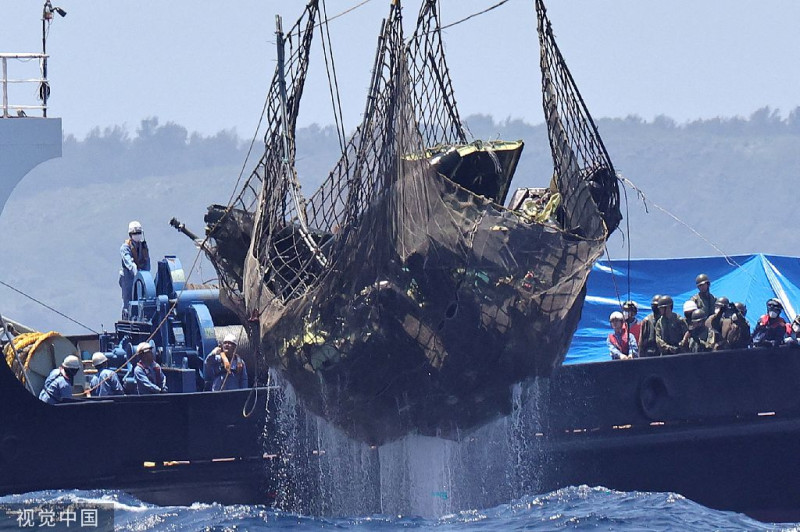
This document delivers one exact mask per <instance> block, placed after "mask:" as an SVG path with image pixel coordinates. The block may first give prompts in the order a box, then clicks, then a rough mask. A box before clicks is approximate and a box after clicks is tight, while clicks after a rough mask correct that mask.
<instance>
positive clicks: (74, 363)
mask: <svg viewBox="0 0 800 532" xmlns="http://www.w3.org/2000/svg"><path fill="white" fill-rule="evenodd" d="M61 367H63V368H66V369H81V361H80V360H78V357H76V356H75V355H69V356H67V358H65V359H64V362H62V363H61Z"/></svg>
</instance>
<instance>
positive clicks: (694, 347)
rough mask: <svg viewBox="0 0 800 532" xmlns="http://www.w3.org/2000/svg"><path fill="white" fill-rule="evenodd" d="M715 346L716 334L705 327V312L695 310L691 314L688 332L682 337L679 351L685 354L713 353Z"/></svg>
mask: <svg viewBox="0 0 800 532" xmlns="http://www.w3.org/2000/svg"><path fill="white" fill-rule="evenodd" d="M716 345H717V334H716V332H714V329H710V328H709V327H708V326H707V325H706V311H705V310H703V309H697V310H695V311H694V312H693V313H692V321H691V322H689V330H688V331H686V334H684V336H683V340H682V341H681V349H682V350H683V351H684V352H687V353H703V352H705V351H713V350H714V348H715V347H716Z"/></svg>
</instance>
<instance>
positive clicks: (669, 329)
mask: <svg viewBox="0 0 800 532" xmlns="http://www.w3.org/2000/svg"><path fill="white" fill-rule="evenodd" d="M672 305H673V302H672V298H671V297H670V296H661V299H659V300H658V308H659V310H660V311H661V317H660V318H658V323H656V344H658V349H659V350H660V351H661V354H662V355H673V354H676V353H682V352H683V351H684V350H683V348H682V347H681V342H682V341H683V337H684V335H685V334H686V331H688V330H689V327H688V325H687V323H686V322H685V321H683V320H682V319H680V318H679V317H678V315H677V314H675V313H674V312H672Z"/></svg>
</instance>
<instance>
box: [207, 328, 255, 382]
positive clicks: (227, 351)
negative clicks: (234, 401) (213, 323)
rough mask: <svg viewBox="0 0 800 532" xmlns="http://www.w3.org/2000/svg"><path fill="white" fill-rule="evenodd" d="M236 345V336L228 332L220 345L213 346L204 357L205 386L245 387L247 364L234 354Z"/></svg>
mask: <svg viewBox="0 0 800 532" xmlns="http://www.w3.org/2000/svg"><path fill="white" fill-rule="evenodd" d="M236 347H237V345H236V337H235V336H234V335H232V334H228V335H227V336H225V338H224V339H223V340H222V347H215V348H214V349H213V350H212V351H211V353H209V355H208V356H207V357H206V361H205V365H204V371H205V379H206V383H207V384H206V386H207V387H209V386H210V389H211V390H212V391H215V392H218V391H221V390H241V389H243V388H247V366H246V365H245V363H244V360H242V357H240V356H239V355H238V354H236Z"/></svg>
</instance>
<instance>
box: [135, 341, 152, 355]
mask: <svg viewBox="0 0 800 532" xmlns="http://www.w3.org/2000/svg"><path fill="white" fill-rule="evenodd" d="M152 350H153V346H152V345H150V342H142V343H140V344H139V345H137V346H136V354H137V355H138V354H141V353H144V352H145V351H152Z"/></svg>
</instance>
